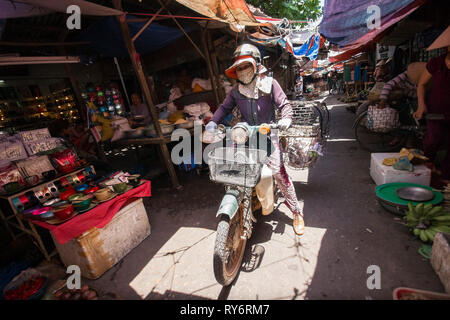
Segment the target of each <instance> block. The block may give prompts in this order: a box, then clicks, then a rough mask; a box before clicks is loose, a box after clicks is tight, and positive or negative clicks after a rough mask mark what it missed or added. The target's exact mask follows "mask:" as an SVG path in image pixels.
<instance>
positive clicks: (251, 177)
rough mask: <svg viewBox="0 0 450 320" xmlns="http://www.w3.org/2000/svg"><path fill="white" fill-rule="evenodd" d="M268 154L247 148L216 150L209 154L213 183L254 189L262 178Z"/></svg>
mask: <svg viewBox="0 0 450 320" xmlns="http://www.w3.org/2000/svg"><path fill="white" fill-rule="evenodd" d="M266 160H267V152H266V151H264V150H257V149H246V148H216V149H214V150H213V151H211V152H210V153H209V163H208V164H209V170H210V178H211V180H212V181H215V182H219V183H223V184H227V185H237V186H242V187H247V188H253V187H254V186H256V185H257V184H258V182H259V179H260V178H261V170H262V167H263V165H264V163H266Z"/></svg>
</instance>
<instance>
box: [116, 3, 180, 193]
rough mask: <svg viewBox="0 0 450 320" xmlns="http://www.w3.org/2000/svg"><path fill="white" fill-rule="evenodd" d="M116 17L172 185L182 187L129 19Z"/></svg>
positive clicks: (118, 7) (117, 7)
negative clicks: (139, 57)
mask: <svg viewBox="0 0 450 320" xmlns="http://www.w3.org/2000/svg"><path fill="white" fill-rule="evenodd" d="M113 4H114V8H116V9H118V10H122V4H121V0H113ZM116 18H117V21H118V22H119V24H120V29H121V30H122V35H123V40H124V42H125V45H126V47H127V50H128V53H129V55H130V59H131V63H132V64H133V68H134V71H135V72H136V76H137V78H138V80H139V85H140V87H141V89H142V92H143V93H144V96H145V99H146V101H147V103H148V107H149V110H150V114H151V116H152V119H153V124H154V126H155V129H156V133H157V135H158V137H159V138H160V139H161V143H160V148H161V152H162V154H163V158H164V163H165V165H166V167H167V169H168V171H169V174H170V178H171V180H172V185H173V186H174V187H175V188H176V189H180V188H181V186H180V184H179V182H178V177H177V173H176V171H175V168H174V166H173V163H172V160H171V158H170V153H169V150H168V148H167V145H166V143H165V142H164V137H163V134H162V131H161V126H160V125H159V121H158V118H159V117H158V113H157V112H156V108H155V105H154V104H153V100H152V97H151V94H150V89H149V87H148V84H147V79H146V78H145V75H144V71H143V70H142V65H141V63H140V61H138V59H137V52H136V49H135V47H134V44H133V42H132V41H131V37H130V31H129V29H128V24H127V21H126V19H125V17H116Z"/></svg>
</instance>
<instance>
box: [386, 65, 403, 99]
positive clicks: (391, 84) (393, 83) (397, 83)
mask: <svg viewBox="0 0 450 320" xmlns="http://www.w3.org/2000/svg"><path fill="white" fill-rule="evenodd" d="M405 81H408V75H407V72H406V71H405V72H403V73H401V74H399V75H398V76H396V77H395V78H394V79H392V80H390V81H388V82H387V83H386V84H385V85H384V87H383V90H381V94H380V100H388V98H389V95H390V94H391V91H392V89H394V88H395V87H401V88H402V87H403V84H404V83H405Z"/></svg>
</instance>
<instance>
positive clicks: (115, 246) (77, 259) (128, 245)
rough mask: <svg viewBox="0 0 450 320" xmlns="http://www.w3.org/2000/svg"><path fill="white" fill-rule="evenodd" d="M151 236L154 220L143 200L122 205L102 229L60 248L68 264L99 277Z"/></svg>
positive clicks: (96, 229)
mask: <svg viewBox="0 0 450 320" xmlns="http://www.w3.org/2000/svg"><path fill="white" fill-rule="evenodd" d="M149 235H150V223H149V221H148V217H147V212H146V210H145V207H144V203H143V201H142V199H138V200H136V201H134V202H132V203H130V204H129V205H127V206H126V207H124V208H122V209H121V210H120V211H119V212H117V214H116V215H115V216H114V218H113V219H112V220H111V221H110V222H109V223H108V224H107V225H106V226H105V227H104V228H101V229H98V228H92V229H90V230H88V231H86V232H85V233H83V234H82V235H80V236H79V237H77V238H75V239H72V240H70V241H69V242H67V243H65V244H63V245H62V244H60V243H59V242H58V241H57V240H56V239H55V238H53V241H54V243H55V246H56V249H57V250H58V253H59V256H60V257H61V260H62V261H63V263H64V264H65V265H66V266H69V265H77V266H79V267H80V269H81V275H82V276H83V277H85V278H88V279H97V278H99V277H101V276H102V275H103V274H104V273H105V272H106V271H107V270H109V269H110V268H111V267H113V266H114V265H115V264H116V263H117V262H119V261H120V260H121V259H122V258H123V257H125V256H126V255H127V254H128V253H129V252H130V251H131V250H133V249H134V248H135V247H136V246H138V245H139V244H140V243H141V242H142V241H143V240H144V239H145V238H147V237H148V236H149Z"/></svg>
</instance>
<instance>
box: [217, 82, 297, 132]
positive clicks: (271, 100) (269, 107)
mask: <svg viewBox="0 0 450 320" xmlns="http://www.w3.org/2000/svg"><path fill="white" fill-rule="evenodd" d="M236 106H237V107H238V108H239V110H240V111H241V114H242V117H243V118H244V120H245V121H246V122H247V123H248V124H249V125H260V124H262V123H270V122H271V121H274V120H275V119H274V114H275V109H274V108H277V109H278V110H279V111H280V112H281V114H280V115H281V118H290V119H291V118H292V106H291V104H290V103H289V100H288V98H287V96H286V94H285V93H284V91H283V89H282V88H281V86H280V84H279V83H278V82H277V81H276V80H275V79H273V82H272V92H271V93H270V94H268V95H260V96H259V98H258V99H250V98H247V97H245V96H244V95H242V94H241V93H240V92H239V89H238V85H236V86H234V87H233V89H232V90H231V91H230V93H229V94H228V96H227V97H226V99H225V100H224V102H223V103H222V104H221V105H220V107H219V108H218V109H217V111H216V112H215V113H214V116H213V117H212V119H211V121H214V122H215V123H217V124H219V123H221V121H222V120H223V119H224V118H225V116H226V115H227V114H229V113H231V112H232V111H233V108H234V107H236Z"/></svg>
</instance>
